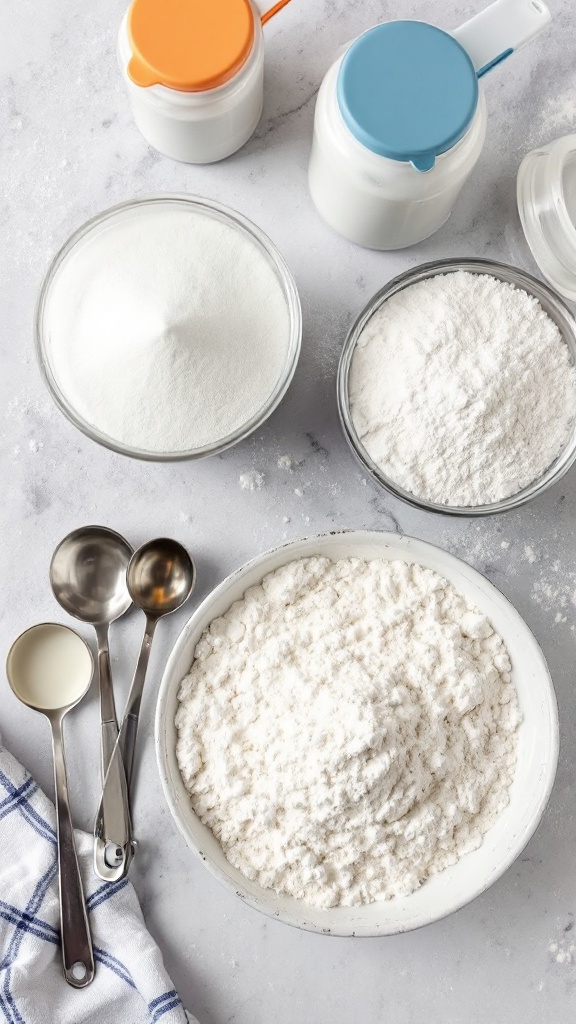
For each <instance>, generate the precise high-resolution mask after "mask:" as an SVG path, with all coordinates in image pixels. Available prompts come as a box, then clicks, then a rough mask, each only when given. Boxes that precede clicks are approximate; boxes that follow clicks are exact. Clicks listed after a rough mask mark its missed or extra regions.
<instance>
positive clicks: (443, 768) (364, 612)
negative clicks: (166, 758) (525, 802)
mask: <svg viewBox="0 0 576 1024" xmlns="http://www.w3.org/2000/svg"><path fill="white" fill-rule="evenodd" d="M179 701H180V706H179V709H178V712H177V716H176V725H177V729H178V743H177V757H178V764H179V767H180V771H181V773H182V777H183V779H184V782H185V785H186V787H187V789H188V791H189V793H190V797H191V802H192V807H193V808H194V810H195V812H196V813H197V814H198V816H199V817H200V818H201V819H202V821H203V822H205V823H206V824H207V825H208V826H209V827H210V829H211V830H212V832H213V833H214V835H215V836H216V837H217V838H218V840H219V841H220V843H221V845H222V847H223V849H224V851H225V853H226V856H227V858H228V860H229V861H230V862H231V863H232V864H233V865H235V866H236V867H237V868H239V869H240V871H242V872H243V874H244V875H245V876H246V877H248V878H250V879H257V880H258V882H259V883H260V884H261V885H263V886H265V887H267V888H273V889H275V890H276V891H278V892H284V893H288V894H290V895H292V896H295V897H297V898H299V899H303V900H305V901H306V902H307V903H310V904H313V905H315V906H318V907H330V906H336V905H345V906H351V905H359V904H362V903H369V902H371V901H373V900H378V899H386V898H390V897H393V896H402V895H407V894H409V893H411V892H412V891H413V890H414V889H416V888H418V886H419V885H420V884H421V883H422V882H423V881H424V880H425V879H426V878H428V876H429V875H431V874H433V873H435V872H438V871H441V870H442V869H443V868H445V867H446V866H448V865H450V864H454V863H455V862H456V861H457V860H458V859H459V858H460V857H461V856H462V855H463V854H465V853H467V852H468V851H469V850H473V849H475V848H477V847H478V846H479V845H480V844H481V842H482V836H483V835H484V833H485V832H486V831H487V830H488V829H489V828H490V827H491V825H492V824H493V823H494V821H495V819H496V818H497V816H498V815H499V814H500V812H501V811H502V809H503V808H504V807H505V806H506V804H507V803H508V789H509V786H510V784H511V781H512V778H513V774H514V768H515V762H516V743H517V736H516V731H517V728H518V725H519V721H520V714H519V710H518V702H517V696H516V691H515V688H514V685H513V683H512V682H511V677H510V661H509V659H508V655H507V652H506V649H505V646H504V644H503V641H502V640H501V638H500V637H499V636H497V634H496V633H494V631H493V630H492V628H491V626H490V624H489V622H488V621H487V620H486V618H484V617H483V616H482V615H480V614H479V613H478V612H477V611H476V610H475V609H474V608H473V607H471V606H470V605H469V604H468V602H467V601H466V600H465V598H463V597H462V596H461V595H460V594H458V593H457V592H456V590H455V589H454V587H453V586H452V585H451V584H449V583H448V582H447V581H446V580H445V579H442V578H441V577H440V576H438V575H437V574H436V573H434V572H432V571H430V570H429V569H425V568H422V567H421V566H418V565H414V566H409V565H406V564H405V563H404V562H398V561H397V562H387V561H384V560H376V561H362V560H359V559H343V560H340V561H336V562H333V561H330V560H329V559H327V558H323V557H314V558H307V559H301V560H298V561H293V562H291V563H289V564H288V565H285V566H283V567H282V568H280V569H278V570H276V571H275V572H273V573H271V574H270V575H268V576H267V577H265V579H264V580H263V581H262V584H261V585H260V586H255V587H252V588H251V589H250V590H248V591H247V592H246V594H245V595H244V597H243V599H242V600H241V601H237V602H236V603H235V604H233V605H232V607H231V608H230V609H229V611H228V612H227V613H226V614H225V615H223V616H222V617H221V618H218V619H216V620H215V621H213V622H212V624H211V626H210V627H209V629H208V630H207V631H206V632H205V633H204V635H203V637H202V639H201V640H200V642H199V643H198V644H197V647H196V651H195V658H194V662H193V665H192V668H191V670H190V674H189V675H188V676H187V677H186V679H184V681H183V683H182V685H181V688H180V692H179Z"/></svg>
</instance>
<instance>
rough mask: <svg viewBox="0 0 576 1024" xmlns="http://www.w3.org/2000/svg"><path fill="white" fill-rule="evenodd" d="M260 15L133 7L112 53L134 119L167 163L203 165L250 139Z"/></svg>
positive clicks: (232, 6) (198, 3)
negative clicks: (117, 65) (124, 86)
mask: <svg viewBox="0 0 576 1024" xmlns="http://www.w3.org/2000/svg"><path fill="white" fill-rule="evenodd" d="M288 2H289V0H280V2H279V3H276V4H275V5H274V6H273V7H271V8H270V9H269V10H267V11H265V12H264V13H261V12H260V10H259V7H258V5H257V4H256V3H255V2H253V0H133V2H132V3H131V5H130V7H129V9H128V11H127V13H126V15H125V17H124V19H123V21H122V24H121V26H120V33H119V37H118V54H119V60H120V66H121V68H122V72H123V75H124V79H125V82H126V86H127V89H128V95H129V97H130V101H131V104H132V110H133V113H134V119H135V121H136V124H137V125H138V128H139V129H140V131H141V132H142V135H143V136H144V138H145V139H146V140H147V141H148V142H149V143H150V145H151V146H154V148H155V149H158V150H159V151H160V152H161V153H165V154H166V156H170V157H173V159H174V160H183V161H185V162H186V163H193V164H205V163H213V162H214V161H216V160H223V159H224V158H225V157H227V156H230V155H231V154H232V153H235V152H236V150H238V149H240V147H241V146H243V145H244V143H245V142H247V141H248V139H249V138H250V136H251V135H252V134H253V132H254V130H255V128H256V125H257V124H258V121H259V120H260V116H261V113H262V105H263V100H264V39H263V33H262V26H263V25H265V24H266V22H267V21H269V20H270V18H271V17H273V15H274V14H276V13H277V12H278V11H279V10H281V8H282V7H285V6H286V4H287V3H288Z"/></svg>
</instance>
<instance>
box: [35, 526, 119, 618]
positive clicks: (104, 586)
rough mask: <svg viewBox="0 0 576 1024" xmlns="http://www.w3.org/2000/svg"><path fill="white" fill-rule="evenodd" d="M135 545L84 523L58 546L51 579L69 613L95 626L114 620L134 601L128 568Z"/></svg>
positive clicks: (100, 527)
mask: <svg viewBox="0 0 576 1024" xmlns="http://www.w3.org/2000/svg"><path fill="white" fill-rule="evenodd" d="M131 557H132V548H131V547H130V545H129V544H128V542H127V541H125V540H124V538H123V537H121V536H120V534H119V533H115V531H114V530H108V529H107V528H106V527H104V526H83V527H80V529H79V530H74V531H73V532H72V533H69V534H68V536H67V537H65V538H64V540H63V541H61V543H60V544H59V545H58V547H57V548H56V551H55V552H54V554H53V556H52V562H51V563H50V582H51V584H52V590H53V591H54V596H55V598H56V600H57V601H58V603H59V604H60V605H61V606H62V607H63V608H64V609H65V611H67V612H68V613H69V614H70V615H73V616H74V618H76V619H81V620H82V622H89V623H91V625H93V626H96V625H99V624H101V623H110V622H114V621H115V620H116V619H118V618H120V616H121V615H124V613H125V612H127V611H128V609H129V607H130V605H131V604H132V601H131V598H130V594H129V593H128V589H127V586H126V570H127V568H128V563H129V561H130V558H131Z"/></svg>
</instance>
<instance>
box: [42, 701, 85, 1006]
mask: <svg viewBox="0 0 576 1024" xmlns="http://www.w3.org/2000/svg"><path fill="white" fill-rule="evenodd" d="M62 718H63V716H62V715H55V714H54V715H51V716H50V724H51V726H52V750H53V753H54V786H55V790H56V824H57V833H58V875H59V884H60V931H61V941H62V958H63V961H64V977H65V978H66V981H67V982H68V984H69V985H72V986H73V987H74V988H85V987H86V985H89V984H90V982H91V981H92V980H93V978H94V954H93V952H92V939H91V937H90V927H89V925H88V915H87V913H86V903H85V901H84V890H83V888H82V879H81V878H80V869H79V867H78V857H77V854H76V844H75V842H74V826H73V825H72V816H71V814H70V803H69V800H68V782H67V779H66V762H65V760H64V745H63V742H62Z"/></svg>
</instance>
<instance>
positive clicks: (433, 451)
mask: <svg viewBox="0 0 576 1024" xmlns="http://www.w3.org/2000/svg"><path fill="white" fill-rule="evenodd" d="M575 364H576V321H575V319H574V317H573V315H572V313H571V312H570V310H569V309H568V307H567V306H566V305H565V304H564V302H563V301H562V299H560V298H559V296H558V295H557V294H556V293H555V292H554V291H553V290H552V289H551V288H549V287H548V286H547V285H546V284H543V283H542V282H541V281H538V280H537V279H536V278H534V277H531V276H530V275H529V274H527V273H525V272H523V271H521V270H518V269H516V268H515V267H511V266H508V265H506V264H502V263H495V262H492V261H490V260H481V259H459V260H452V259H450V260H438V261H436V262H433V263H427V264H423V265H421V266H419V267H416V268H415V269H413V270H410V271H408V272H407V273H405V274H402V275H401V276H400V277H397V278H395V279H394V280H393V281H391V282H390V283H389V284H388V285H386V286H385V287H384V288H383V289H382V290H381V291H379V292H378V293H377V294H376V295H375V296H374V298H373V299H371V301H370V302H369V303H368V305H367V306H366V308H365V309H364V310H363V311H362V313H361V314H360V316H359V317H358V319H357V320H356V322H355V324H354V325H353V327H352V329H351V330H350V333H349V335H348V338H347V340H346V342H345V345H344V348H343V350H342V355H341V358H340V365H339V369H338V385H337V391H338V407H339V412H340V419H341V423H342V427H343V430H344V434H345V437H346V439H347V441H348V443H349V444H350V446H351V448H352V451H353V452H354V454H355V455H356V456H357V458H358V459H359V460H360V462H361V464H362V465H363V467H364V468H365V469H366V470H367V471H368V472H369V473H370V475H371V476H372V478H373V479H374V480H375V481H376V482H377V483H379V484H380V485H381V486H383V487H385V488H386V489H387V490H389V491H391V492H392V493H393V494H395V495H397V497H399V498H402V499H403V500H404V501H406V502H408V503H409V504H411V505H414V506H416V507H418V508H423V509H426V510H428V511H433V512H441V513H444V514H448V515H455V516H486V515H492V514H494V513H499V512H506V511H508V510H510V509H514V508H517V507H518V506H520V505H523V504H524V503H525V502H527V501H530V500H531V499H532V498H535V497H537V496H538V495H540V494H543V493H544V491H546V490H547V489H548V488H549V487H551V486H552V485H553V484H555V483H557V482H558V481H559V480H560V479H561V478H562V477H563V476H564V474H565V473H566V472H567V471H568V470H569V469H570V467H571V466H572V465H573V463H574V461H575V459H576V369H575Z"/></svg>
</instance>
